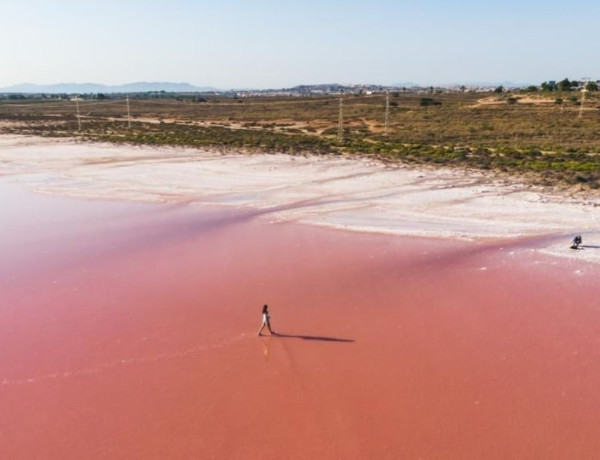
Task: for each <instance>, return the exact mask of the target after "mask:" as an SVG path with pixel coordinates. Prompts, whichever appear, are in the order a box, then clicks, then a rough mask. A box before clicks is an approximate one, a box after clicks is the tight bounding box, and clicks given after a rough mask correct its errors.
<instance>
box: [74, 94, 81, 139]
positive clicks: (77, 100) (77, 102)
mask: <svg viewBox="0 0 600 460" xmlns="http://www.w3.org/2000/svg"><path fill="white" fill-rule="evenodd" d="M74 100H75V107H77V126H78V127H79V131H81V114H80V113H79V98H78V97H76V98H75V99H74Z"/></svg>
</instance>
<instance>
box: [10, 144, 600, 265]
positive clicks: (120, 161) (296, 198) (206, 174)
mask: <svg viewBox="0 0 600 460" xmlns="http://www.w3.org/2000/svg"><path fill="white" fill-rule="evenodd" d="M0 174H2V175H9V176H12V177H11V180H12V181H15V182H19V183H22V184H25V185H26V186H27V187H29V188H31V189H34V190H35V191H37V192H42V193H51V194H62V195H68V196H77V197H83V198H94V199H109V200H115V199H116V200H133V201H150V202H173V203H200V204H202V205H219V206H223V205H225V206H235V207H252V208H255V209H258V210H261V211H262V212H264V215H265V216H266V217H267V218H268V219H270V220H272V221H285V222H302V223H308V224H311V225H318V226H326V227H333V228H340V229H345V230H352V231H360V232H375V233H384V234H392V235H409V236H420V237H434V238H437V237H441V238H452V239H464V240H477V239H511V238H517V237H523V236H534V235H551V236H555V237H556V238H549V239H548V241H547V244H545V245H543V246H542V247H539V248H537V249H539V250H542V251H544V252H546V253H549V254H552V255H556V256H564V257H577V258H579V259H581V260H587V261H592V262H600V251H595V250H593V248H591V247H590V248H589V250H582V251H572V250H570V249H569V247H568V246H569V242H570V239H571V238H572V236H573V235H574V234H578V233H580V234H583V236H584V246H585V244H586V243H590V244H592V245H595V244H596V242H600V222H599V220H600V208H598V205H600V199H596V198H588V199H585V200H584V199H581V198H576V197H565V196H559V195H550V194H547V193H543V192H541V191H539V190H536V189H534V188H532V187H531V186H528V185H525V184H520V183H516V182H515V183H512V184H507V183H506V180H505V179H502V180H494V179H493V178H490V177H489V176H486V175H484V174H482V173H480V172H460V171H455V170H447V169H440V170H427V169H414V168H408V167H403V166H398V165H392V166H391V165H385V164H382V163H380V162H377V161H374V160H370V159H364V158H363V159H361V158H345V157H335V156H333V157H332V156H325V157H323V156H312V157H305V156H289V155H284V154H276V153H274V154H252V155H241V154H231V153H222V152H218V151H215V150H214V149H212V150H211V149H208V150H198V149H186V148H172V147H168V148H162V147H161V148H154V147H139V146H135V147H134V146H124V145H110V144H93V143H83V144H82V143H77V142H74V141H72V140H56V139H46V138H34V137H25V136H0Z"/></svg>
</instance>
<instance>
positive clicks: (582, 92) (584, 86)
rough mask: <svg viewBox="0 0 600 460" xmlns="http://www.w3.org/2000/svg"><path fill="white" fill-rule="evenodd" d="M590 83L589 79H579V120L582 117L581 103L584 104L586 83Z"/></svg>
mask: <svg viewBox="0 0 600 460" xmlns="http://www.w3.org/2000/svg"><path fill="white" fill-rule="evenodd" d="M588 81H590V79H589V77H583V78H582V79H581V84H582V85H583V87H582V88H581V105H580V106H579V118H581V117H582V116H583V103H584V102H585V93H586V92H587V88H586V86H587V82H588Z"/></svg>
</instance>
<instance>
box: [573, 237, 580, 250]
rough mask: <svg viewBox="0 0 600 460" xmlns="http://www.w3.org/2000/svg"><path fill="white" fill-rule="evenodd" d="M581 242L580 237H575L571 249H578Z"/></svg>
mask: <svg viewBox="0 0 600 460" xmlns="http://www.w3.org/2000/svg"><path fill="white" fill-rule="evenodd" d="M581 241H582V240H581V235H577V236H576V237H575V238H573V244H572V245H571V249H579V245H580V244H581Z"/></svg>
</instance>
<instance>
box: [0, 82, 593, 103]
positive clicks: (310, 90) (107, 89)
mask: <svg viewBox="0 0 600 460" xmlns="http://www.w3.org/2000/svg"><path fill="white" fill-rule="evenodd" d="M599 84H600V80H594V79H590V78H582V79H579V80H569V79H568V78H564V79H563V80H560V81H556V80H547V81H544V82H542V83H539V84H532V83H527V84H517V83H513V82H510V81H503V82H470V83H454V84H440V85H423V84H419V83H414V82H402V83H394V84H391V85H380V84H364V83H357V84H339V83H323V84H301V85H296V86H293V87H290V88H265V89H253V88H244V89H235V88H233V89H219V88H215V87H211V86H195V85H192V84H190V83H186V82H178V83H173V82H134V83H126V84H122V85H104V84H99V83H57V84H49V85H40V84H33V83H23V84H17V85H12V86H7V87H4V88H0V95H1V96H2V97H4V98H15V97H19V96H21V97H25V96H26V95H27V96H29V97H32V96H38V97H43V96H51V97H57V96H61V95H82V96H88V97H89V96H90V95H92V96H96V97H97V96H98V95H100V94H102V95H109V94H141V93H174V94H196V93H203V94H207V95H219V96H237V97H249V96H311V95H315V96H318V95H327V94H339V93H347V94H373V93H381V92H385V91H400V92H410V93H424V92H438V93H440V92H442V93H443V92H466V91H469V92H488V91H516V90H527V91H537V90H542V91H555V90H558V91H565V90H567V91H569V90H581V89H586V90H590V91H597V90H598V85H599Z"/></svg>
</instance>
